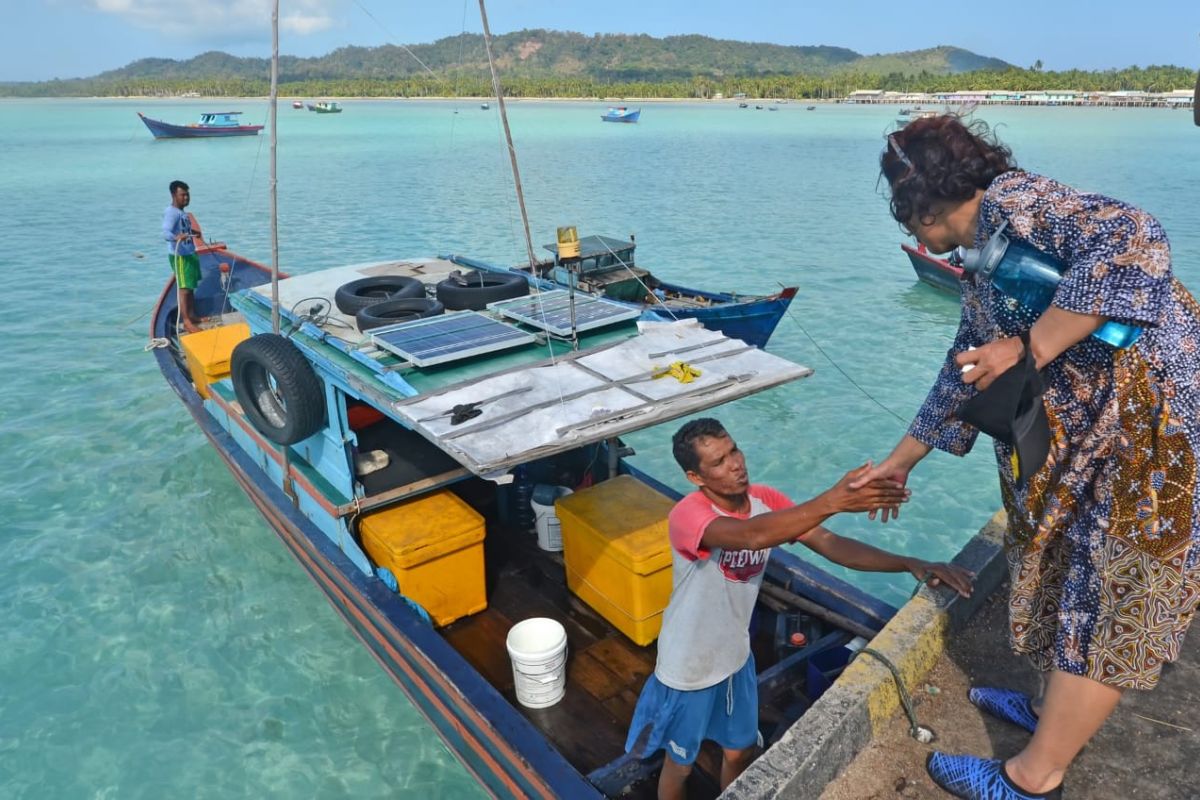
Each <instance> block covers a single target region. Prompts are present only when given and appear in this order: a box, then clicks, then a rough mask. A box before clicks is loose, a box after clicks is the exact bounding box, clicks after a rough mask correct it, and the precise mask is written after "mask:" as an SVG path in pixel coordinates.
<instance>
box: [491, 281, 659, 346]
mask: <svg viewBox="0 0 1200 800" xmlns="http://www.w3.org/2000/svg"><path fill="white" fill-rule="evenodd" d="M488 309H489V310H490V311H494V312H496V313H497V314H500V315H501V316H505V317H508V318H509V319H512V320H516V321H517V322H521V323H524V324H525V325H529V326H531V327H534V328H540V329H542V330H544V331H547V332H549V333H553V334H555V335H556V336H570V335H571V302H570V293H569V292H568V291H567V290H566V289H552V290H551V291H548V292H541V293H539V294H535V295H529V296H528V297H518V298H515V299H513V300H500V301H498V302H495V303H491V304H489V305H488ZM641 314H642V311H641V309H640V308H633V307H630V306H628V305H624V304H622V303H616V302H613V301H612V300H608V299H606V298H603V297H594V296H592V295H589V294H582V293H580V292H576V293H575V329H576V330H578V331H590V330H593V329H595V328H603V327H605V326H608V325H615V324H616V323H618V322H625V321H626V320H631V319H636V318H638V317H640V316H641Z"/></svg>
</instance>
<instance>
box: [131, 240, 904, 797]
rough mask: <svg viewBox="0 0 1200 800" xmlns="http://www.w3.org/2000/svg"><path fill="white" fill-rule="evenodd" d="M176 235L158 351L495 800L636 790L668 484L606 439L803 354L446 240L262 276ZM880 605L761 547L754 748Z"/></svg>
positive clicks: (865, 630)
mask: <svg viewBox="0 0 1200 800" xmlns="http://www.w3.org/2000/svg"><path fill="white" fill-rule="evenodd" d="M193 230H194V231H196V232H197V235H198V237H200V240H199V241H198V244H197V255H198V257H199V260H200V267H201V280H200V282H199V285H198V286H197V288H196V290H195V305H196V309H197V311H198V312H199V313H200V314H201V315H202V316H204V317H205V318H206V319H207V322H206V328H205V329H204V330H201V331H200V332H198V333H191V334H187V333H182V332H181V331H180V330H179V328H178V302H177V296H176V295H177V293H176V288H175V285H174V282H173V280H172V281H168V283H167V284H166V286H165V287H164V289H163V291H162V294H161V296H160V298H159V301H158V303H157V305H156V307H155V309H154V312H153V315H152V320H151V330H150V335H151V338H152V344H153V345H154V348H153V353H154V357H155V358H156V360H157V363H158V366H159V368H160V370H161V372H162V375H163V377H164V379H165V381H166V383H167V384H168V385H169V386H170V388H171V389H172V391H173V392H174V393H175V395H176V396H177V397H178V398H179V400H180V401H181V402H182V403H183V405H184V407H185V408H186V409H187V410H188V412H189V413H190V414H191V416H192V418H193V419H194V421H195V423H196V425H197V427H198V428H199V429H200V431H201V432H202V433H203V434H204V435H205V436H206V437H207V439H208V441H209V442H210V443H211V445H212V446H213V448H214V450H215V452H216V453H217V454H218V455H219V456H220V458H221V460H222V461H223V462H224V464H225V465H226V467H227V468H228V469H229V471H230V473H231V474H232V475H233V477H234V478H235V479H236V481H237V483H238V484H239V485H240V486H241V488H242V489H243V490H244V491H245V492H246V494H247V496H248V497H249V499H250V501H251V502H252V503H253V504H254V505H255V506H256V507H257V508H258V509H259V511H260V512H261V513H262V515H263V517H264V518H265V519H266V521H267V522H268V523H269V526H270V527H271V529H272V530H273V531H274V532H275V534H276V535H277V536H278V537H279V539H280V541H281V542H282V543H283V544H284V546H285V547H286V548H287V550H288V551H289V552H290V553H291V554H292V555H293V556H294V557H295V559H296V561H297V562H298V564H299V565H300V567H301V568H302V569H303V570H304V572H305V573H306V574H307V575H309V576H310V577H311V578H312V579H313V581H314V582H315V583H316V585H317V586H318V587H320V590H321V591H322V592H323V593H324V595H325V596H326V598H327V599H328V600H329V602H330V603H331V605H332V606H333V608H334V609H335V610H336V611H337V613H338V614H339V615H340V616H341V617H342V618H343V619H344V620H345V622H346V624H347V625H348V626H349V627H350V629H351V630H352V631H353V632H354V634H355V635H356V636H357V637H358V638H359V639H360V641H361V642H362V643H363V645H364V646H365V647H366V648H367V649H368V650H369V651H370V653H371V654H372V655H373V656H374V657H375V658H376V660H377V661H378V662H379V664H380V665H381V666H382V667H383V669H384V670H386V672H387V673H388V674H389V675H390V676H391V677H392V678H393V679H394V680H395V681H396V683H397V684H398V685H399V686H400V688H401V689H402V690H403V691H404V692H405V693H406V694H407V696H408V697H409V698H410V699H411V701H412V703H413V705H414V707H415V708H416V709H418V710H419V711H420V712H421V713H422V714H423V715H424V716H425V717H426V719H427V720H428V721H429V723H430V725H431V726H432V728H433V729H434V730H435V731H436V732H437V733H438V734H439V735H440V736H441V737H442V739H443V740H444V741H445V743H446V746H447V747H448V748H449V750H450V751H451V752H452V753H453V754H454V755H455V756H456V757H457V758H458V759H459V760H460V761H461V762H462V764H463V765H464V766H465V767H466V769H467V770H468V771H469V772H470V773H471V775H473V776H474V777H475V779H476V780H478V782H479V783H480V785H481V786H482V788H483V789H484V790H485V791H486V792H487V793H489V794H490V795H492V796H494V797H502V798H547V799H549V798H565V797H569V798H602V797H611V798H617V797H627V798H639V797H652V796H653V795H654V788H655V787H654V781H655V775H656V773H657V771H658V768H659V765H660V764H661V754H660V755H659V756H657V757H656V758H651V759H648V760H645V761H642V760H639V759H637V758H635V757H632V756H629V755H626V754H625V750H624V744H625V736H626V733H627V730H628V727H629V724H630V721H631V719H632V715H633V711H634V704H635V701H636V698H637V696H638V693H639V691H640V690H641V687H642V685H643V683H644V682H645V680H646V679H647V677H648V676H649V675H650V674H651V673H652V672H653V670H654V665H655V659H656V648H655V639H656V637H657V633H658V626H659V625H660V623H661V613H662V610H663V608H664V606H665V604H666V601H667V597H668V596H669V594H670V587H671V567H670V564H671V556H670V551H669V547H670V545H669V543H668V537H667V535H666V518H667V513H668V512H669V511H670V509H671V507H672V506H673V504H674V503H675V502H676V501H677V500H678V499H679V498H680V494H679V493H678V492H677V491H675V490H674V489H672V488H671V487H670V486H669V485H667V484H666V483H664V482H663V480H662V479H661V478H659V477H655V476H653V475H651V474H648V473H647V472H646V471H645V470H644V469H642V468H641V467H640V466H639V464H638V462H637V461H636V458H635V454H634V452H633V450H632V448H630V447H629V446H628V444H627V442H626V440H625V439H623V437H626V436H628V435H629V434H631V433H633V432H635V431H641V430H644V429H647V428H649V427H651V426H654V425H657V424H660V423H663V422H666V421H669V420H674V419H677V418H679V417H681V416H685V415H693V414H696V413H699V412H702V411H706V410H708V409H711V408H714V407H717V406H721V405H723V404H725V403H728V402H731V401H733V400H735V399H738V398H743V397H747V396H749V395H752V394H756V393H759V392H763V391H769V390H771V389H772V388H773V387H776V386H779V385H781V384H784V383H788V382H791V381H796V380H799V379H802V378H804V377H806V376H807V375H809V374H810V373H811V370H809V369H808V368H806V367H804V366H802V365H799V364H795V363H793V362H791V361H789V360H788V359H785V358H781V357H780V356H778V355H775V354H772V353H767V352H764V351H763V350H762V349H760V348H758V347H755V346H753V345H751V344H747V343H746V342H745V341H742V340H740V339H738V338H734V337H730V336H727V335H725V334H724V333H722V332H720V331H716V330H710V329H708V328H706V327H704V326H703V325H701V324H699V323H698V321H697V320H696V319H694V318H693V319H686V318H685V319H679V320H672V319H667V320H665V321H664V320H661V319H643V318H641V314H640V312H639V311H638V310H637V309H636V308H631V307H630V305H629V304H628V303H622V302H620V301H617V300H613V299H611V298H604V297H599V296H592V295H588V294H585V293H583V292H574V291H572V290H570V289H566V290H564V289H563V288H562V287H561V286H558V285H557V284H552V285H544V284H543V283H542V282H541V281H540V280H539V281H532V282H531V281H528V280H526V278H525V277H523V276H521V275H518V274H516V273H513V272H507V274H501V273H495V272H491V271H489V270H473V269H471V268H470V267H468V266H467V262H466V260H464V259H453V260H452V259H447V258H441V257H433V256H426V257H417V258H384V259H380V260H377V261H372V262H370V263H357V264H350V265H346V266H340V267H329V268H326V269H321V270H317V271H313V272H308V273H305V274H300V275H292V276H288V275H286V274H280V275H279V277H278V280H277V283H276V288H274V289H273V288H272V280H271V270H270V269H268V268H267V267H266V266H264V265H262V264H260V263H258V262H256V261H254V260H252V259H250V258H247V257H245V256H242V255H239V254H238V253H235V252H234V251H233V250H231V249H230V248H229V247H228V246H226V245H224V244H221V243H211V242H205V241H203V238H202V234H201V233H200V226H199V224H195V225H194V226H193ZM273 294H274V295H276V296H277V301H274V302H273V299H272V295H273ZM564 295H565V296H566V297H565V298H564ZM679 365H684V366H686V369H684V368H682V367H679ZM661 439H662V441H661V442H659V443H658V444H656V445H655V446H656V447H663V448H669V447H670V443H669V441H668V439H667V437H666V436H663V437H661ZM549 516H553V517H554V518H555V520H554V522H555V525H556V526H557V532H558V536H559V540H558V541H557V542H555V541H554V540H553V538H552V537H549V536H547V537H543V533H544V531H543V529H542V527H541V526H542V524H543V523H546V524H548V522H547V519H548V517H549ZM242 533H244V532H243V531H232V530H231V531H229V532H228V534H229V546H231V547H234V546H237V542H238V537H239V536H240V535H241V534H242ZM543 539H545V541H543ZM894 612H895V608H893V607H891V606H889V605H887V604H885V603H883V602H881V601H879V600H877V599H875V598H873V597H871V596H869V595H867V594H865V593H864V592H862V591H860V590H858V589H856V588H854V587H852V586H850V585H848V584H846V583H845V582H844V581H841V580H840V579H838V578H835V577H833V576H832V575H830V574H828V573H827V572H825V571H824V570H822V569H821V568H819V567H817V566H814V565H812V564H809V563H808V562H806V561H803V560H801V559H800V558H799V557H797V556H796V555H794V554H792V553H791V552H789V551H787V550H785V549H783V548H775V549H774V550H773V551H772V552H771V555H770V559H769V562H768V566H767V568H766V579H765V580H764V582H763V586H762V591H761V593H760V595H759V601H758V607H757V611H756V616H755V619H756V622H755V625H754V629H753V632H752V642H753V647H754V653H755V658H756V662H757V665H758V667H757V668H758V686H759V702H760V732H761V734H762V737H763V740H764V742H765V743H766V744H767V745H768V746H769V745H770V744H771V743H773V742H774V741H776V740H778V739H779V738H780V737H781V736H783V734H784V733H785V732H786V731H787V730H788V729H789V727H790V726H791V725H792V724H793V722H795V720H796V719H797V718H799V716H800V715H802V714H803V713H804V711H805V710H806V709H807V708H808V707H809V706H810V705H811V703H812V702H813V701H814V700H815V699H816V697H817V696H818V695H819V694H820V693H821V692H822V691H824V689H825V688H826V687H827V685H828V682H829V681H830V680H831V676H832V675H835V674H836V673H837V670H838V669H839V665H842V664H844V663H845V662H846V660H847V659H848V658H849V656H850V653H851V650H852V647H848V645H851V643H852V641H853V640H855V639H856V638H857V637H862V638H867V639H869V638H870V637H872V636H873V635H874V634H875V633H876V632H878V631H879V630H880V629H881V628H882V627H883V625H884V624H885V623H886V622H887V621H888V619H889V618H890V617H891V616H892V614H893V613H894ZM528 620H543V621H545V622H542V623H537V624H538V625H543V624H544V625H547V626H549V627H552V628H554V629H555V630H561V637H562V639H561V641H560V643H559V645H558V647H559V648H560V650H559V651H557V652H558V653H559V656H561V657H560V659H559V661H558V662H557V667H556V670H557V671H556V673H555V674H554V675H553V676H542V677H545V678H547V682H546V683H540V682H538V681H536V680H535V681H534V684H533V688H532V689H531V688H530V685H531V684H530V678H529V675H528V674H527V672H523V671H522V669H524V668H525V666H523V665H525V662H522V661H520V660H519V659H518V657H517V655H514V654H513V653H514V650H513V648H514V647H515V646H516V645H514V644H513V642H514V638H513V637H514V636H515V633H514V632H515V631H517V630H518V628H519V627H520V625H519V624H520V623H523V622H524V621H528ZM522 630H524V629H522ZM563 647H565V650H563V649H561V648H563ZM539 680H540V678H539ZM541 690H546V691H549V692H551V694H552V696H550V697H548V698H547V696H546V695H545V694H544V693H543V694H541V695H538V694H537V692H538V691H541ZM400 755H401V754H397V756H398V757H399V756H400ZM719 759H720V755H719V752H717V753H715V754H714V753H712V752H707V751H705V752H704V753H702V755H701V757H700V759H699V761H698V762H697V769H696V770H694V772H693V774H692V777H691V778H690V779H689V780H690V784H689V791H692V792H694V793H695V794H696V795H697V796H706V795H707V796H714V795H715V794H716V793H717V791H718V785H719Z"/></svg>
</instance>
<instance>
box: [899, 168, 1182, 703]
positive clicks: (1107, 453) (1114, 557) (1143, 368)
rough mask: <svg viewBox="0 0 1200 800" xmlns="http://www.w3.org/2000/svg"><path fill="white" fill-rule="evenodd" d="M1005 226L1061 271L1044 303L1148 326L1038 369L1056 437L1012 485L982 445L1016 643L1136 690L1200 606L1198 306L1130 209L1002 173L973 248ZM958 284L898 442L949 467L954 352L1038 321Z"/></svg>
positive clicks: (990, 291) (985, 290)
mask: <svg viewBox="0 0 1200 800" xmlns="http://www.w3.org/2000/svg"><path fill="white" fill-rule="evenodd" d="M1006 221H1007V222H1008V227H1007V229H1006V233H1007V234H1008V235H1009V236H1010V237H1012V238H1017V239H1021V240H1024V241H1026V242H1028V243H1029V244H1032V245H1033V246H1034V247H1036V248H1037V249H1039V250H1041V251H1042V252H1045V253H1048V254H1050V255H1052V256H1054V257H1055V258H1057V259H1058V260H1059V261H1061V262H1062V263H1064V264H1066V265H1067V270H1066V272H1065V274H1064V276H1063V279H1062V282H1061V283H1060V284H1059V286H1058V290H1057V292H1056V294H1055V297H1054V305H1056V306H1058V307H1061V308H1063V309H1066V310H1068V311H1074V312H1078V313H1081V314H1098V315H1102V316H1105V317H1108V318H1110V319H1113V320H1116V321H1119V322H1125V323H1128V324H1132V325H1137V326H1140V327H1143V328H1144V329H1145V332H1144V333H1143V334H1142V336H1141V338H1140V339H1139V340H1138V341H1137V342H1136V343H1134V344H1133V345H1132V346H1131V347H1128V348H1126V349H1123V350H1116V349H1114V348H1113V347H1111V346H1109V345H1107V344H1105V343H1103V342H1100V341H1098V340H1096V339H1093V338H1088V339H1085V340H1084V341H1083V342H1080V343H1079V344H1076V345H1074V346H1072V347H1071V348H1069V349H1068V350H1067V351H1066V352H1064V353H1063V354H1062V355H1060V356H1059V357H1058V358H1056V359H1055V360H1054V361H1052V362H1050V363H1049V364H1047V365H1045V366H1044V369H1043V377H1044V379H1045V383H1046V393H1045V398H1044V400H1045V405H1046V412H1047V416H1048V417H1049V421H1050V428H1051V432H1052V435H1053V441H1052V444H1051V448H1050V456H1049V458H1048V459H1047V461H1046V464H1045V465H1044V466H1043V467H1042V469H1041V470H1040V471H1039V472H1037V473H1036V474H1035V475H1034V476H1032V477H1031V479H1030V482H1029V484H1028V486H1027V487H1026V488H1025V489H1023V490H1022V489H1018V488H1017V487H1016V485H1015V483H1014V480H1013V474H1012V467H1011V466H1010V457H1011V448H1009V447H1008V446H1006V445H1003V444H1000V443H996V446H995V449H996V460H997V463H998V464H999V468H1000V484H1001V494H1002V497H1003V500H1004V506H1005V508H1006V510H1007V511H1008V519H1009V523H1008V541H1007V542H1006V544H1007V550H1008V559H1009V567H1010V571H1011V577H1012V594H1011V597H1010V607H1009V611H1010V624H1011V636H1012V643H1013V647H1014V649H1015V650H1016V651H1017V652H1019V653H1025V654H1028V655H1029V656H1030V657H1031V658H1032V660H1033V662H1034V665H1035V666H1036V667H1038V668H1039V669H1041V670H1054V669H1056V670H1062V671H1064V672H1068V673H1072V674H1075V675H1083V676H1086V677H1088V678H1092V679H1094V680H1097V681H1100V682H1101V683H1105V684H1108V685H1111V686H1116V687H1121V688H1136V689H1149V688H1152V687H1153V686H1154V685H1155V684H1156V683H1157V682H1158V676H1159V672H1160V670H1161V669H1162V665H1163V664H1164V663H1166V662H1169V661H1173V660H1174V659H1175V658H1177V657H1178V655H1179V649H1180V646H1181V644H1182V642H1183V636H1184V633H1185V632H1186V631H1187V627H1188V623H1189V622H1190V621H1191V619H1192V616H1193V615H1194V613H1195V611H1196V606H1197V600H1198V599H1200V493H1198V491H1197V463H1198V462H1200V458H1198V455H1200V306H1198V305H1197V303H1196V300H1195V299H1193V297H1192V296H1191V295H1190V294H1189V293H1188V291H1187V290H1186V289H1185V288H1184V287H1183V285H1182V284H1181V283H1180V282H1179V281H1178V280H1176V279H1175V277H1174V276H1173V274H1172V271H1171V255H1170V247H1169V245H1168V243H1167V237H1166V234H1164V233H1163V230H1162V228H1161V227H1160V226H1159V224H1158V222H1157V220H1155V219H1154V218H1153V217H1152V216H1150V215H1149V214H1147V213H1145V212H1144V211H1141V210H1139V209H1136V208H1133V207H1131V206H1129V205H1127V204H1125V203H1122V202H1119V201H1117V200H1113V199H1111V198H1108V197H1103V196H1101V195H1096V194H1085V193H1082V192H1078V191H1076V190H1074V189H1072V188H1070V187H1069V186H1064V185H1063V184H1061V183H1058V182H1056V181H1053V180H1051V179H1049V178H1045V177H1041V176H1038V175H1033V174H1030V173H1027V172H1022V171H1013V172H1008V173H1005V174H1003V175H1001V176H999V177H998V178H996V179H995V180H994V181H993V182H992V184H991V186H989V187H988V189H987V191H986V193H985V194H984V196H983V200H982V203H981V205H980V217H979V230H978V234H977V238H976V242H975V244H976V246H977V247H978V246H982V244H983V243H984V242H985V241H987V239H988V238H989V237H990V236H991V235H992V234H993V233H994V232H995V231H996V230H997V228H999V227H1000V225H1001V223H1003V222H1006ZM962 290H963V291H962V321H961V323H960V325H959V330H958V334H957V336H956V337H955V340H954V344H953V346H952V347H951V348H950V352H949V353H948V355H947V360H946V363H945V365H944V366H943V368H942V371H941V373H940V374H939V375H938V379H937V382H936V383H935V384H934V386H933V389H932V390H931V391H930V393H929V396H928V398H927V399H926V401H925V403H924V405H923V406H922V407H921V410H920V412H919V413H918V415H917V418H916V419H915V420H914V422H913V424H912V426H911V428H910V430H909V433H910V434H911V435H912V436H914V437H915V438H917V439H918V440H920V441H922V442H924V443H925V444H927V445H930V446H931V447H936V448H938V449H940V450H945V451H948V452H950V453H955V454H958V455H962V454H964V453H966V452H968V451H969V450H970V449H971V447H972V445H973V444H974V441H975V438H976V436H977V431H976V430H975V429H974V428H972V427H971V426H969V425H967V424H965V423H963V422H960V421H958V420H956V419H955V418H954V414H955V411H956V409H957V408H958V407H959V405H960V404H961V403H962V402H963V401H964V400H966V399H967V398H968V397H971V396H972V395H973V394H974V393H975V389H974V388H973V387H971V386H968V385H967V384H964V383H963V382H962V378H961V372H960V370H959V368H958V367H957V366H956V365H955V363H954V360H953V359H954V356H955V355H956V354H957V353H959V352H961V351H963V350H966V349H967V348H968V347H970V346H975V347H979V346H981V345H983V344H986V343H988V342H991V341H994V340H996V339H998V338H1001V337H1006V336H1015V335H1017V334H1019V333H1020V332H1022V331H1026V330H1028V329H1029V328H1030V327H1032V325H1033V323H1034V322H1035V321H1036V318H1037V314H1035V313H1032V312H1030V311H1027V310H1025V309H1024V308H1022V307H1020V306H1018V305H1017V304H1016V303H1015V302H1013V301H1011V300H1010V299H1009V298H1007V297H1006V296H1005V295H1003V294H1002V293H1001V292H999V291H997V290H996V289H995V288H994V287H992V285H991V284H990V283H987V282H985V281H982V280H976V279H975V278H973V277H968V278H967V279H965V280H964V281H963V285H962Z"/></svg>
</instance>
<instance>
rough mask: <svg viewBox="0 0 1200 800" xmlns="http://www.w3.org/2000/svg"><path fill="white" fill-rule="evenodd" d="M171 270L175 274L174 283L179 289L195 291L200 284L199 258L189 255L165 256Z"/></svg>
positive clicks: (192, 254)
mask: <svg viewBox="0 0 1200 800" xmlns="http://www.w3.org/2000/svg"><path fill="white" fill-rule="evenodd" d="M167 260H168V261H169V262H170V263H171V269H172V271H174V273H175V282H176V283H177V284H179V288H180V289H195V288H196V286H197V285H199V283H200V256H198V255H196V254H195V253H191V254H189V255H186V256H177V255H175V254H174V253H168V254H167Z"/></svg>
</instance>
